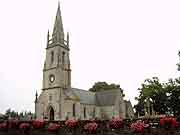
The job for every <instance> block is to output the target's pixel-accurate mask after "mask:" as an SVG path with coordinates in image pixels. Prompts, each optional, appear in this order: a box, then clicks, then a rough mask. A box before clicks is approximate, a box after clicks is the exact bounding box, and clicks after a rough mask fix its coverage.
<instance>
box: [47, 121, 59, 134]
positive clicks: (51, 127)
mask: <svg viewBox="0 0 180 135" xmlns="http://www.w3.org/2000/svg"><path fill="white" fill-rule="evenodd" d="M60 128H61V125H60V124H56V123H50V124H49V126H48V131H50V132H57V131H58V130H59V129H60Z"/></svg>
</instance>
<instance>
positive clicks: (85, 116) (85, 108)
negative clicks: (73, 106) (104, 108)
mask: <svg viewBox="0 0 180 135" xmlns="http://www.w3.org/2000/svg"><path fill="white" fill-rule="evenodd" d="M84 118H86V107H84Z"/></svg>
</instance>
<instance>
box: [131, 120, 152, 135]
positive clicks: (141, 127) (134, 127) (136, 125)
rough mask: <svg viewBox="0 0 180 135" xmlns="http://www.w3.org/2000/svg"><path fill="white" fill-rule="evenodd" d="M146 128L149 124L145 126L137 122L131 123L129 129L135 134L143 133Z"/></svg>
mask: <svg viewBox="0 0 180 135" xmlns="http://www.w3.org/2000/svg"><path fill="white" fill-rule="evenodd" d="M147 127H149V124H145V123H144V122H142V121H140V120H139V121H137V122H135V123H132V124H131V126H130V129H131V130H132V131H133V132H135V133H144V129H145V128H147Z"/></svg>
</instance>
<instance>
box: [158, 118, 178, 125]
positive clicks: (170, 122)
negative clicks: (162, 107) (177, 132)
mask: <svg viewBox="0 0 180 135" xmlns="http://www.w3.org/2000/svg"><path fill="white" fill-rule="evenodd" d="M176 124H177V122H176V118H173V117H167V116H166V117H163V118H161V119H160V126H161V127H169V128H174V127H176Z"/></svg>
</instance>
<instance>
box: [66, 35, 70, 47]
mask: <svg viewBox="0 0 180 135" xmlns="http://www.w3.org/2000/svg"><path fill="white" fill-rule="evenodd" d="M66 41H67V46H68V47H69V32H67V37H66Z"/></svg>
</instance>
